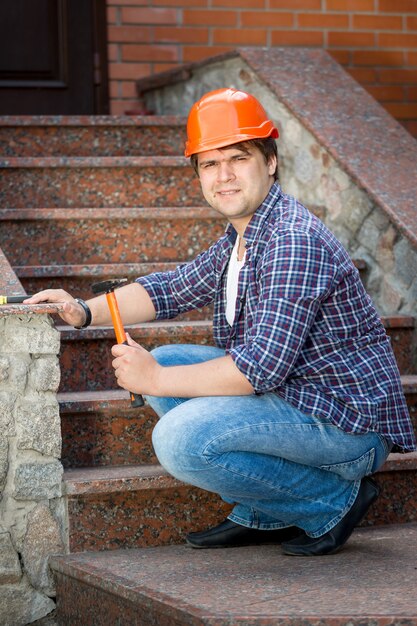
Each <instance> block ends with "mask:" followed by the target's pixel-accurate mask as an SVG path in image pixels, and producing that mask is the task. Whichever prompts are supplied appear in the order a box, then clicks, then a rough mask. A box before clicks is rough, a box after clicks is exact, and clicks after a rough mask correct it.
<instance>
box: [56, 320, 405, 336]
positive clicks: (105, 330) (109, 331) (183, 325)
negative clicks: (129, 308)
mask: <svg viewBox="0 0 417 626" xmlns="http://www.w3.org/2000/svg"><path fill="white" fill-rule="evenodd" d="M382 321H383V323H384V326H386V327H387V328H414V325H415V319H414V318H413V317H411V316H405V317H399V316H395V317H392V318H390V317H383V318H382ZM212 325H213V323H212V320H210V319H207V320H184V321H183V320H181V321H177V320H162V321H161V320H159V321H155V322H144V323H142V324H131V325H129V326H126V327H127V328H130V329H131V331H132V332H134V331H136V332H138V333H142V334H152V333H154V332H157V331H162V330H169V329H174V330H183V329H188V330H192V329H194V330H195V331H198V330H205V331H208V330H211V328H212ZM56 328H57V330H59V331H60V332H61V333H62V335H63V338H64V339H65V340H67V341H68V340H74V341H80V340H82V341H84V340H86V339H100V338H106V337H112V336H113V334H114V331H113V328H111V327H108V326H94V327H89V328H86V329H84V330H83V332H82V333H80V332H79V331H77V330H75V329H73V328H70V327H68V326H62V325H57V326H56Z"/></svg>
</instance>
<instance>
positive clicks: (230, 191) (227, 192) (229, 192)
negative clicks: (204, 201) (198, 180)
mask: <svg viewBox="0 0 417 626" xmlns="http://www.w3.org/2000/svg"><path fill="white" fill-rule="evenodd" d="M236 193H239V189H225V190H222V191H216V194H218V195H220V196H233V195H234V194H236Z"/></svg>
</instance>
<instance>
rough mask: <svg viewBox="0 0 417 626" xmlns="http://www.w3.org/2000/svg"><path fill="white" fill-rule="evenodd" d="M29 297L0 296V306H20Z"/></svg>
mask: <svg viewBox="0 0 417 626" xmlns="http://www.w3.org/2000/svg"><path fill="white" fill-rule="evenodd" d="M28 298H31V296H0V304H21V303H22V302H23V300H27V299H28Z"/></svg>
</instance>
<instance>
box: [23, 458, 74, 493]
mask: <svg viewBox="0 0 417 626" xmlns="http://www.w3.org/2000/svg"><path fill="white" fill-rule="evenodd" d="M62 474H63V468H62V465H61V463H60V462H59V461H52V462H51V463H43V464H39V463H23V464H22V465H20V466H18V467H17V469H16V472H15V477H14V494H13V495H14V497H15V498H16V500H42V499H44V498H46V499H49V498H58V497H59V496H61V491H62V486H61V483H62Z"/></svg>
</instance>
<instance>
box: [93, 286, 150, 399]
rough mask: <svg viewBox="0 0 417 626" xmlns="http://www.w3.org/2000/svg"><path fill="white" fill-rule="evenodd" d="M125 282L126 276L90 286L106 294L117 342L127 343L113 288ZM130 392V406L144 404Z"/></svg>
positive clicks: (94, 290) (137, 395)
mask: <svg viewBox="0 0 417 626" xmlns="http://www.w3.org/2000/svg"><path fill="white" fill-rule="evenodd" d="M126 282H127V278H119V279H118V278H116V279H113V280H103V281H101V282H100V283H94V285H92V286H91V288H92V290H93V293H95V294H97V295H99V294H102V293H105V294H106V299H107V304H108V306H109V309H110V315H111V319H112V322H113V326H114V332H115V333H116V339H117V343H123V344H125V345H127V340H126V333H125V329H124V328H123V323H122V318H121V317H120V311H119V306H118V304H117V300H116V294H115V293H114V290H115V289H117V287H121V286H122V285H123V284H124V283H126ZM129 393H130V404H131V406H132V407H134V408H137V407H140V406H143V405H144V402H143V398H142V396H141V395H140V394H138V393H133V392H131V391H129Z"/></svg>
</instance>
